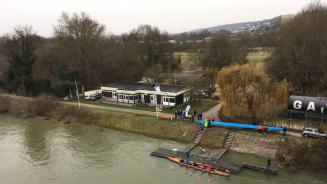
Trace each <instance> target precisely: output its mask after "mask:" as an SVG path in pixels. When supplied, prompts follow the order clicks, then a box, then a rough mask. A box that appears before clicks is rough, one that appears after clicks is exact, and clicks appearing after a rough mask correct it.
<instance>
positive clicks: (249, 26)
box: [189, 15, 294, 33]
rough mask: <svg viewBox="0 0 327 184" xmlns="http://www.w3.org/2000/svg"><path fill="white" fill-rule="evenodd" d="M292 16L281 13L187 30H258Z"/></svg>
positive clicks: (212, 31) (284, 20) (197, 31)
mask: <svg viewBox="0 0 327 184" xmlns="http://www.w3.org/2000/svg"><path fill="white" fill-rule="evenodd" d="M293 17H294V15H281V16H278V17H274V18H272V19H267V20H260V21H253V22H241V23H235V24H225V25H220V26H214V27H208V28H202V29H195V30H192V31H189V32H193V33H199V32H201V31H205V30H207V31H209V32H211V33H214V32H218V31H221V30H228V31H231V32H232V33H237V32H242V31H250V32H252V31H260V30H263V29H265V28H270V27H273V26H275V25H278V24H280V23H285V22H286V20H287V21H288V20H290V19H292V18H293Z"/></svg>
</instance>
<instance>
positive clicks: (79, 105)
mask: <svg viewBox="0 0 327 184" xmlns="http://www.w3.org/2000/svg"><path fill="white" fill-rule="evenodd" d="M75 86H76V95H77V101H78V108H81V102H80V101H79V94H78V87H77V82H76V77H75Z"/></svg>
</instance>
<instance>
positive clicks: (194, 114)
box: [193, 109, 197, 118]
mask: <svg viewBox="0 0 327 184" xmlns="http://www.w3.org/2000/svg"><path fill="white" fill-rule="evenodd" d="M196 115H197V114H196V109H195V110H194V112H193V116H194V118H195V117H196Z"/></svg>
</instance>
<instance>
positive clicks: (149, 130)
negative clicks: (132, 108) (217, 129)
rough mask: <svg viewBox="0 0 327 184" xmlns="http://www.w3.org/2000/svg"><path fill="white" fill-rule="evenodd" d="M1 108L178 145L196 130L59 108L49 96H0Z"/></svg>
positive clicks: (189, 125) (151, 120)
mask: <svg viewBox="0 0 327 184" xmlns="http://www.w3.org/2000/svg"><path fill="white" fill-rule="evenodd" d="M0 107H1V108H0V113H10V114H13V115H15V116H19V117H35V116H46V117H52V118H55V119H58V120H60V121H63V122H65V123H69V122H77V123H84V124H94V125H98V126H102V127H107V128H112V129H116V130H121V131H127V132H132V133H138V134H143V135H146V136H151V137H156V138H163V139H170V140H176V141H180V142H190V141H192V140H193V138H194V137H195V135H196V133H197V130H198V127H197V126H198V125H196V124H194V123H189V122H181V123H180V122H179V121H171V120H165V119H156V118H155V117H151V116H139V115H135V114H129V113H123V112H114V111H109V110H98V109H89V108H85V107H81V108H78V106H76V105H66V104H62V103H61V102H60V101H58V100H57V99H56V98H54V97H49V96H40V97H37V98H27V97H20V96H12V95H6V96H0Z"/></svg>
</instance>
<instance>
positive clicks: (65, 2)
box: [0, 0, 327, 37]
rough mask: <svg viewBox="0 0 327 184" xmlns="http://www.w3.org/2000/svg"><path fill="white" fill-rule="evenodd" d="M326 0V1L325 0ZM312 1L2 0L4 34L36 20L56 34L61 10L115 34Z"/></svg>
mask: <svg viewBox="0 0 327 184" xmlns="http://www.w3.org/2000/svg"><path fill="white" fill-rule="evenodd" d="M326 1H327V0H322V2H326ZM310 2H311V0H0V35H2V34H4V33H12V32H13V27H15V26H16V25H20V24H21V25H25V24H28V25H32V26H33V28H34V30H35V31H36V32H37V33H38V34H40V35H42V36H46V37H49V36H53V27H54V26H55V25H56V24H57V21H58V19H59V17H60V15H61V12H62V11H65V12H67V13H73V12H81V11H85V12H86V13H88V14H89V15H90V16H91V17H92V18H93V19H95V20H97V21H98V22H100V23H102V24H104V25H105V26H106V31H107V32H108V33H109V32H110V33H114V34H121V33H124V32H129V31H130V30H131V29H133V28H136V27H137V26H138V25H139V24H151V25H155V26H157V27H159V28H160V29H162V30H165V31H168V32H169V33H179V32H184V31H190V30H193V29H197V28H205V27H210V26H217V25H221V24H230V23H237V22H244V21H254V20H262V19H268V18H273V17H275V16H278V15H281V14H294V13H297V12H299V11H301V9H302V7H303V6H305V5H307V4H308V3H310Z"/></svg>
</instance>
